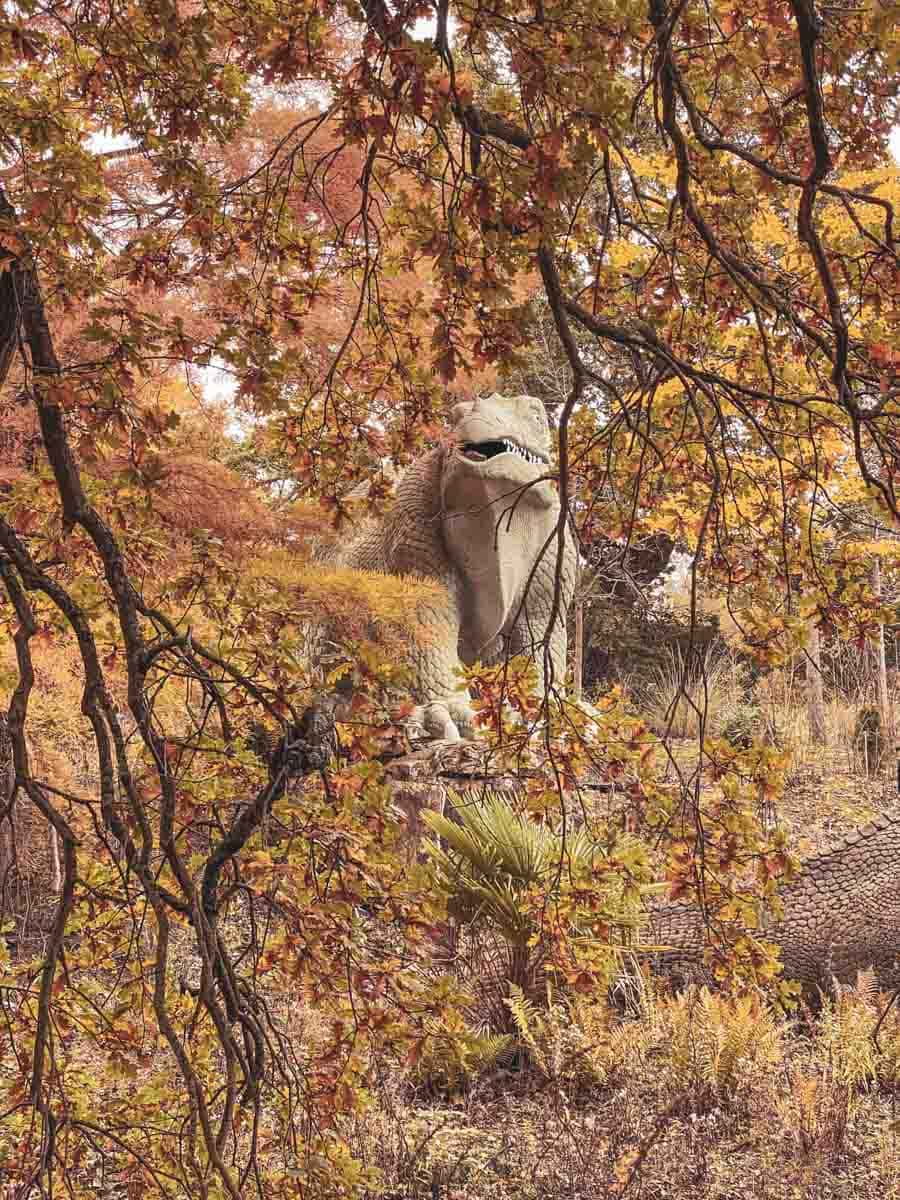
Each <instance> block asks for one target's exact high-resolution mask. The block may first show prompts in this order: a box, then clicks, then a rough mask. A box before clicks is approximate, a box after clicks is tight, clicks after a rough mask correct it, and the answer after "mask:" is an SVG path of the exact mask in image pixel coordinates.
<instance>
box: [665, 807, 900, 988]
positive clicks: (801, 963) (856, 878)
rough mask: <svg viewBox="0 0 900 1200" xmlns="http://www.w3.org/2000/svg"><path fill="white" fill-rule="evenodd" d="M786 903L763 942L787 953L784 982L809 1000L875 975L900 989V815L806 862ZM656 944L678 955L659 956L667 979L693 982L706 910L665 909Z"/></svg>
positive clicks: (703, 941)
mask: <svg viewBox="0 0 900 1200" xmlns="http://www.w3.org/2000/svg"><path fill="white" fill-rule="evenodd" d="M782 901H783V904H784V919H783V920H782V921H780V922H778V923H777V924H776V925H773V926H772V927H771V928H767V929H764V930H762V931H761V932H762V936H763V937H764V938H765V939H766V940H767V941H771V942H774V943H775V944H776V945H778V946H779V947H780V948H781V957H782V962H783V963H784V977H785V978H786V979H794V980H797V981H799V983H800V984H801V985H802V987H803V991H804V994H805V995H806V996H808V997H810V998H814V997H815V996H816V994H817V992H818V990H819V989H821V990H823V991H829V990H830V989H831V983H832V978H833V977H835V978H837V979H839V980H840V981H841V982H842V983H845V982H852V981H854V980H855V978H856V973H857V971H859V970H863V969H866V968H869V967H873V968H874V969H875V972H876V974H877V976H878V979H879V982H880V983H881V986H882V987H884V988H888V989H893V988H897V987H900V968H898V962H897V960H898V957H900V815H892V816H881V817H879V818H878V819H877V820H876V821H875V822H874V823H873V824H871V825H866V826H865V827H863V828H862V829H859V830H856V831H855V832H854V833H852V834H850V836H849V837H848V838H846V839H845V841H844V842H843V844H842V845H840V846H838V847H837V848H836V849H835V850H832V851H831V852H830V853H828V854H821V855H818V856H817V857H816V858H811V859H809V860H807V861H806V862H805V863H804V864H803V870H802V873H801V875H800V877H799V878H798V879H797V880H796V881H795V882H794V883H792V884H789V885H788V886H787V887H786V888H785V889H784V890H783V892H782ZM650 936H651V937H652V939H653V941H654V942H655V943H656V944H659V945H665V946H671V947H672V949H671V950H666V951H664V952H661V953H660V954H659V955H658V956H655V957H656V958H658V961H659V964H660V966H661V969H662V970H663V972H665V973H667V974H681V973H683V972H686V973H687V974H690V973H691V968H692V965H695V964H697V963H699V962H700V960H701V958H702V954H703V948H704V945H705V944H706V929H705V927H704V924H703V920H702V917H701V914H700V912H699V910H698V909H697V908H693V907H691V906H689V905H683V904H671V905H664V906H661V907H660V908H659V909H658V910H657V911H656V912H655V913H654V914H653V918H652V923H651V933H650Z"/></svg>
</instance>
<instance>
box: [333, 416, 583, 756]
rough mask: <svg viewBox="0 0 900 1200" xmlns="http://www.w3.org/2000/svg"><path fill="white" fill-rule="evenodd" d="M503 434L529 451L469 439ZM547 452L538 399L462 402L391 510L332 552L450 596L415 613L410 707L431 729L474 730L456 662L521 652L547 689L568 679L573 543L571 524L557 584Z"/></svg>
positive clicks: (343, 560) (555, 504) (453, 733)
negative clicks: (483, 450) (419, 640)
mask: <svg viewBox="0 0 900 1200" xmlns="http://www.w3.org/2000/svg"><path fill="white" fill-rule="evenodd" d="M504 440H506V441H509V442H514V443H516V444H517V445H518V447H519V448H520V451H524V452H525V453H521V452H515V451H507V452H502V453H497V454H494V455H493V456H490V457H489V456H488V455H487V454H485V455H481V454H480V452H479V451H475V450H473V449H471V447H473V446H474V445H475V444H479V445H481V446H489V445H490V444H491V443H496V442H502V441H504ZM467 447H468V449H467ZM538 458H540V459H541V460H542V461H535V460H536V459H538ZM549 459H550V430H549V426H548V423H547V415H546V411H545V409H544V406H543V404H542V403H541V401H540V400H537V399H535V398H534V397H532V396H507V397H504V396H498V395H494V396H489V397H487V398H485V399H482V400H476V401H475V402H474V403H472V404H460V405H457V407H456V408H455V409H454V413H453V428H452V438H451V440H450V442H449V444H448V445H446V446H440V447H438V448H437V449H435V450H432V451H430V452H429V453H428V454H426V455H424V456H423V457H422V458H421V459H419V460H418V461H417V462H415V463H414V464H413V465H412V466H411V467H410V468H409V470H408V471H406V473H405V474H404V475H403V478H402V479H401V480H400V483H399V484H398V485H397V489H396V496H395V500H394V503H393V505H392V506H391V508H390V510H389V511H388V512H387V513H386V514H385V515H384V517H383V518H382V519H381V520H378V521H371V522H369V523H368V524H367V525H366V526H365V527H364V528H363V529H362V530H361V531H360V533H359V534H358V535H357V536H356V537H355V538H354V539H353V540H352V541H351V543H350V544H349V545H348V546H347V548H346V549H345V550H343V551H342V552H340V554H339V555H338V558H337V562H338V563H339V564H340V565H342V566H348V567H359V568H361V569H363V570H369V571H383V572H387V573H390V574H398V575H416V576H420V577H422V578H427V579H433V580H435V581H437V582H438V583H441V584H443V586H444V588H445V589H446V594H447V603H446V605H434V606H432V607H431V608H430V610H427V611H426V612H424V613H423V614H420V615H421V617H422V619H423V623H424V624H425V626H426V627H427V629H428V632H429V637H428V638H427V640H426V641H425V642H424V644H422V645H417V646H412V647H411V648H410V655H411V666H412V673H413V683H412V688H411V691H412V696H413V699H414V700H415V701H416V703H417V705H418V708H417V710H416V712H415V713H414V714H413V715H414V718H415V719H418V720H419V721H421V723H422V724H424V725H425V727H426V729H427V730H428V732H429V733H431V734H432V735H433V736H437V737H441V738H448V739H458V738H459V737H460V736H461V735H462V736H464V737H471V736H473V733H474V730H473V725H472V718H473V714H472V709H471V705H470V701H469V697H468V695H467V694H466V693H465V692H461V691H460V690H459V686H458V685H459V680H458V677H457V669H458V667H459V664H460V662H462V663H465V664H466V665H471V664H472V663H474V662H476V661H478V660H481V661H482V662H484V663H493V662H498V661H500V660H501V659H502V658H503V657H504V656H505V655H507V654H528V655H531V656H532V657H533V658H534V661H535V664H536V666H537V669H538V678H539V682H540V686H541V687H542V688H544V687H546V686H547V685H548V684H549V683H551V682H552V683H553V684H555V685H556V686H558V687H562V685H563V683H564V680H565V667H566V662H565V658H566V610H567V609H568V606H569V603H570V601H571V599H572V593H573V591H574V585H575V548H574V544H573V542H572V539H571V535H570V534H569V531H568V529H566V530H565V533H564V539H563V548H562V562H561V570H560V573H559V586H558V587H557V585H556V566H557V555H558V537H557V534H556V530H557V527H558V523H559V514H560V507H559V498H558V496H557V493H556V489H555V487H554V486H553V483H552V482H551V481H550V480H549V479H546V478H544V476H545V475H547V473H548V472H549ZM554 599H556V601H557V605H556V607H557V611H556V613H555V615H554V612H553V609H554ZM545 646H546V647H547V650H548V654H547V659H548V662H549V667H550V675H551V676H552V679H549V680H548V679H545V670H544V659H545V655H544V648H545Z"/></svg>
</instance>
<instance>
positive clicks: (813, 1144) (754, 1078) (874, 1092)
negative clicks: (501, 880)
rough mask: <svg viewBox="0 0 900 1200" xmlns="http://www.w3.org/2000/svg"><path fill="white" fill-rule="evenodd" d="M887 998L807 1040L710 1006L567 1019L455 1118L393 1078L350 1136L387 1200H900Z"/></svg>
mask: <svg viewBox="0 0 900 1200" xmlns="http://www.w3.org/2000/svg"><path fill="white" fill-rule="evenodd" d="M885 999H886V997H879V996H876V995H875V994H874V992H873V991H872V987H871V981H866V980H862V981H861V984H860V986H859V987H858V988H857V989H846V990H845V991H844V992H843V993H841V994H840V995H839V997H838V998H837V1000H836V1001H835V1003H834V1004H833V1005H831V1006H826V1008H825V1010H824V1011H823V1013H822V1014H821V1015H820V1016H819V1018H817V1019H815V1020H813V1019H811V1018H810V1019H808V1020H807V1021H806V1024H805V1026H801V1024H800V1023H799V1022H798V1021H797V1020H794V1021H789V1020H787V1019H786V1018H785V1017H784V1016H783V1015H782V1014H778V1013H776V1012H774V1011H773V1010H772V1009H770V1008H769V1007H767V1006H766V1004H765V1003H764V1002H763V1001H761V1000H759V999H758V998H750V997H744V998H729V997H725V996H715V995H711V994H710V993H709V992H706V991H704V990H699V991H697V990H692V991H689V992H686V993H685V994H683V995H682V996H680V997H677V998H671V997H668V998H667V997H657V996H654V995H652V993H650V994H646V993H645V995H644V997H643V1000H642V1011H641V1013H640V1016H639V1017H638V1018H637V1019H634V1020H628V1021H610V1020H608V1019H603V1020H599V1021H598V1020H596V1019H595V1018H596V1017H597V1013H596V1012H594V1013H593V1014H592V1015H591V1016H588V1018H587V1028H586V1027H585V1012H586V1010H585V1009H584V1008H583V1007H582V1008H581V1009H579V1008H578V1007H577V1006H576V1007H575V1008H574V1009H573V1008H571V1007H569V1008H566V1010H565V1011H563V1007H564V1006H558V1007H557V1008H555V1009H554V1008H551V1009H550V1010H549V1012H544V1013H543V1014H541V1016H540V1018H539V1019H537V1020H535V1021H534V1022H533V1024H532V1027H531V1041H532V1046H531V1049H530V1051H529V1053H528V1056H527V1059H526V1060H524V1063H523V1065H522V1066H521V1068H520V1069H517V1070H509V1069H507V1070H503V1069H499V1070H498V1069H497V1067H496V1066H494V1067H491V1068H489V1069H487V1070H486V1071H485V1072H484V1073H482V1074H481V1075H480V1076H473V1077H471V1078H470V1079H469V1080H468V1085H467V1087H466V1088H465V1089H464V1090H461V1091H459V1092H458V1093H456V1094H455V1095H454V1096H452V1097H446V1098H445V1099H444V1100H443V1101H442V1102H437V1101H436V1100H435V1098H434V1096H431V1098H430V1099H428V1100H427V1101H426V1100H424V1098H423V1099H421V1100H417V1096H416V1093H415V1092H414V1091H411V1090H410V1088H409V1086H408V1084H407V1083H406V1082H404V1080H403V1079H402V1078H394V1079H392V1080H391V1082H390V1083H389V1084H388V1083H387V1082H385V1084H384V1087H383V1089H382V1092H381V1093H380V1095H379V1103H378V1104H377V1106H376V1108H375V1109H374V1110H373V1112H371V1113H370V1114H369V1115H368V1116H367V1118H366V1120H365V1122H358V1123H356V1124H355V1125H354V1126H353V1127H352V1129H349V1130H348V1131H347V1133H348V1136H349V1140H350V1143H351V1146H352V1148H353V1151H354V1152H355V1153H356V1154H357V1155H359V1157H360V1158H361V1159H362V1160H363V1162H364V1163H365V1165H366V1166H369V1167H372V1168H375V1169H376V1170H377V1171H378V1172H379V1173H380V1175H381V1179H382V1185H381V1187H380V1189H379V1191H378V1192H377V1193H372V1195H373V1196H374V1195H379V1196H381V1197H385V1198H391V1200H400V1198H401V1197H402V1200H433V1198H434V1197H435V1196H437V1197H446V1198H447V1200H485V1198H493V1200H506V1198H509V1200H512V1198H513V1197H515V1198H517V1200H563V1198H567V1200H569V1198H571V1200H576V1198H579V1200H580V1198H581V1197H585V1198H587V1197H592V1196H604V1197H612V1196H623V1195H625V1196H628V1195H630V1196H640V1197H646V1198H648V1200H649V1198H651V1197H652V1198H656V1200H676V1198H677V1200H691V1198H697V1200H701V1198H709V1200H743V1198H745V1197H746V1198H748V1200H749V1198H751V1197H754V1198H759V1200H763V1198H765V1200H782V1198H783V1200H787V1198H788V1197H792V1198H793V1197H808V1198H809V1200H831V1198H832V1197H833V1198H834V1200H837V1197H844V1198H846V1197H849V1198H851V1200H868V1198H871V1200H875V1197H897V1196H900V1190H898V1188H900V1161H898V1157H897V1145H896V1137H897V1122H896V1120H895V1117H896V1113H895V1098H894V1095H893V1088H894V1086H895V1083H896V1063H897V1058H896V1051H897V1048H898V1047H900V1017H894V1018H893V1020H892V1019H891V1018H889V1019H888V1021H887V1022H886V1023H885V1026H884V1027H883V1029H882V1034H881V1037H880V1043H881V1047H882V1050H881V1052H879V1051H878V1050H877V1049H876V1048H875V1046H874V1043H873V1042H872V1039H871V1032H872V1029H873V1028H874V1024H875V1021H876V1020H877V1016H878V1012H879V1009H880V1005H882V1004H883V1003H884V1001H885ZM579 1046H580V1047H581V1053H580V1054H576V1055H575V1056H574V1057H573V1055H572V1054H571V1053H569V1054H568V1055H567V1054H564V1053H562V1052H561V1049H562V1048H563V1047H565V1048H566V1049H567V1050H568V1051H570V1052H571V1050H572V1048H573V1047H575V1048H576V1049H577V1048H578V1047H579ZM566 1063H568V1064H569V1065H568V1066H566V1065H565V1064H566ZM554 1064H555V1066H554Z"/></svg>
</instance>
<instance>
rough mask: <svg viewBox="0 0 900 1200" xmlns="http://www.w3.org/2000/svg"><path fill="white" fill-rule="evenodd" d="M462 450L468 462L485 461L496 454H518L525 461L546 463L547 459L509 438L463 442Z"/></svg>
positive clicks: (543, 464) (539, 463) (542, 464)
mask: <svg viewBox="0 0 900 1200" xmlns="http://www.w3.org/2000/svg"><path fill="white" fill-rule="evenodd" d="M462 452H463V454H464V455H465V457H466V458H467V459H468V460H469V461H470V462H485V461H486V460H487V459H489V458H496V457H497V455H498V454H518V456H519V458H524V459H525V461H526V462H530V463H535V464H537V465H541V466H546V465H547V459H546V458H544V457H543V455H540V454H535V453H534V452H533V451H532V450H526V449H525V447H524V446H520V445H519V443H518V442H513V441H510V440H509V438H502V439H500V440H499V441H492V442H463V444H462Z"/></svg>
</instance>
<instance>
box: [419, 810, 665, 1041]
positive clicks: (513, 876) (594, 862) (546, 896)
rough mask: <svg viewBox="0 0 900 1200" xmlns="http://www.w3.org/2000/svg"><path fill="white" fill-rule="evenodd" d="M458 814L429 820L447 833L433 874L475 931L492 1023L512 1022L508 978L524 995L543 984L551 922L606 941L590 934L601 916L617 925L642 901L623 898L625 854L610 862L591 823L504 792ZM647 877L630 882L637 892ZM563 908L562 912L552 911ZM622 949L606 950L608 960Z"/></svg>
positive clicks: (476, 974)
mask: <svg viewBox="0 0 900 1200" xmlns="http://www.w3.org/2000/svg"><path fill="white" fill-rule="evenodd" d="M456 814H457V816H458V820H459V823H458V824H457V823H456V822H454V821H451V820H449V819H448V818H446V817H444V816H441V815H439V814H437V813H428V814H427V815H426V816H425V820H426V821H427V823H428V825H429V826H430V827H431V829H432V831H433V832H434V833H435V834H437V835H438V838H439V839H440V841H430V842H429V843H427V845H426V851H427V854H428V856H429V860H430V863H431V867H432V870H433V872H434V879H435V883H436V884H437V886H438V887H439V888H440V889H441V890H442V891H443V892H444V893H445V894H446V896H447V897H448V908H449V911H450V913H451V916H452V917H453V918H454V919H455V920H456V921H458V922H459V923H460V924H461V925H462V926H463V927H464V928H465V929H466V930H467V931H468V932H469V933H470V934H471V935H472V939H471V940H472V942H473V945H472V951H473V955H474V957H475V958H476V960H477V962H476V964H475V968H474V970H473V971H472V977H473V984H474V987H475V990H476V991H477V992H478V993H479V994H480V999H481V1001H482V1002H483V1003H482V1005H481V1006H480V1007H481V1008H482V1012H484V1011H485V1007H486V1009H487V1015H486V1023H487V1024H489V1025H491V1026H492V1027H494V1028H500V1029H504V1030H507V1029H510V1027H511V1021H510V1016H509V1009H508V1007H507V1006H506V1004H505V1000H506V998H507V997H508V996H509V994H510V988H511V987H512V988H520V989H521V991H522V993H523V994H524V995H526V996H540V995H541V994H542V992H543V991H544V987H543V979H542V976H543V974H544V968H545V966H546V964H547V958H548V953H549V951H550V947H551V944H552V942H553V938H552V937H548V936H544V935H545V934H546V933H547V931H548V929H550V928H552V930H553V937H555V938H556V939H557V944H558V939H559V937H560V934H561V932H562V933H563V935H564V936H565V937H566V938H567V939H568V940H569V943H570V949H571V948H573V947H574V946H575V944H576V943H580V944H581V945H582V946H584V945H587V944H590V945H591V946H593V947H601V948H602V947H603V946H604V945H605V946H609V943H608V942H603V941H602V940H601V939H599V938H597V937H595V936H592V934H593V931H594V930H595V929H596V926H597V924H598V923H602V924H603V925H605V926H615V927H617V928H620V929H625V928H627V927H634V926H636V925H638V924H639V922H640V912H639V904H638V903H636V902H635V901H634V900H632V901H628V900H627V899H626V898H625V886H624V885H625V879H624V877H623V874H622V873H621V862H620V861H619V862H617V864H616V865H615V867H613V866H612V864H609V866H608V867H607V866H606V865H605V864H606V863H607V860H608V856H607V853H606V851H605V850H604V848H603V847H601V846H600V845H599V844H597V843H596V841H594V840H593V839H592V838H591V836H590V835H589V833H588V832H587V831H586V830H584V829H580V830H576V831H568V832H567V833H566V835H565V836H563V835H562V834H560V833H557V832H554V831H553V830H552V829H550V828H549V827H548V826H546V825H541V824H538V823H537V822H536V821H534V820H532V819H530V818H529V817H528V816H526V815H523V814H519V813H517V812H516V811H515V810H514V809H513V808H512V806H511V805H510V804H509V803H508V802H507V801H506V800H505V799H503V798H502V797H500V796H493V797H490V798H488V799H487V800H485V801H484V802H483V803H481V804H477V805H473V804H469V805H466V806H463V807H460V808H459V809H457V810H456ZM643 890H644V888H643V887H637V888H635V887H634V886H632V887H631V888H630V893H631V895H632V896H633V897H637V896H639V894H640V893H641V892H642V891H643ZM560 913H564V914H565V915H564V918H563V920H562V921H560V920H554V919H551V915H552V916H558V915H559V914H560ZM614 961H615V956H614V955H610V956H609V962H610V966H612V964H613V962H614Z"/></svg>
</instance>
